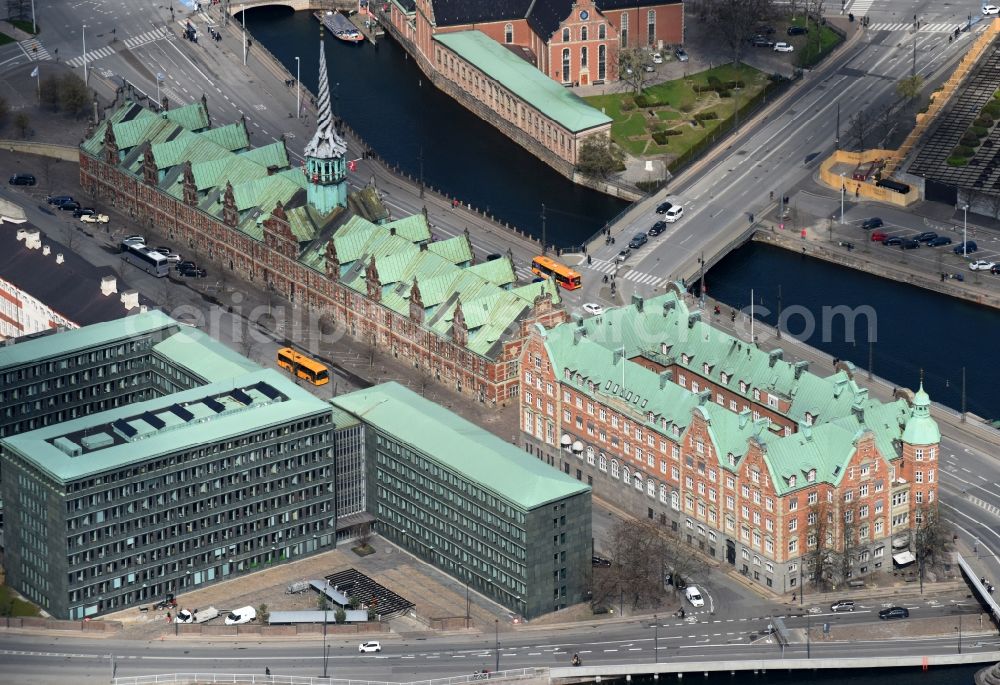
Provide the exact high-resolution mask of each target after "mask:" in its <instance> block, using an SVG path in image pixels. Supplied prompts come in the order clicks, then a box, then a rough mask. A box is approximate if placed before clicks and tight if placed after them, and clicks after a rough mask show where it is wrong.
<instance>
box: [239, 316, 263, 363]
mask: <svg viewBox="0 0 1000 685" xmlns="http://www.w3.org/2000/svg"><path fill="white" fill-rule="evenodd" d="M250 326H251V324H250V322H249V321H247V322H245V323H244V324H243V325H241V326H240V328H239V336H240V339H239V340H237V341H236V342H237V343H239V347H240V354H242V355H243V356H244V357H246V358H247V359H250V360H252V359H253V358H254V357H255V356H256V353H257V348H258V345H257V341H256V340H255V339H254V334H253V331H252V330H251V328H250Z"/></svg>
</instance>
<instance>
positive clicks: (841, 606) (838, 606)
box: [830, 599, 854, 612]
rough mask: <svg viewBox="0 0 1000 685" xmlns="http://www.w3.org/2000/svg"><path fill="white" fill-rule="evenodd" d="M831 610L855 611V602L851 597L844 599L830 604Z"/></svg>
mask: <svg viewBox="0 0 1000 685" xmlns="http://www.w3.org/2000/svg"><path fill="white" fill-rule="evenodd" d="M830 611H833V612H837V611H854V602H852V601H851V600H849V599H842V600H840V601H839V602H834V603H833V604H831V605H830Z"/></svg>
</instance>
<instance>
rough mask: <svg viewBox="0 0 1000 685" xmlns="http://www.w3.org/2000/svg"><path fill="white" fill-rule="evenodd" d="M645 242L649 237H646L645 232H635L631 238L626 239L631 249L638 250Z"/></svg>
mask: <svg viewBox="0 0 1000 685" xmlns="http://www.w3.org/2000/svg"><path fill="white" fill-rule="evenodd" d="M647 242H649V238H647V237H646V234H645V233H636V234H635V235H634V236H632V240H630V241H628V246H629V247H630V248H632V249H633V250H638V249H639V248H640V247H642V246H643V245H645V244H646V243H647Z"/></svg>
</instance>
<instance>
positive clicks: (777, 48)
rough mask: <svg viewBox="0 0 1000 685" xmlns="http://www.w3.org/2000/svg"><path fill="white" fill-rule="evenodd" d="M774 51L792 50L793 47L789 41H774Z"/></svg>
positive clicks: (793, 49)
mask: <svg viewBox="0 0 1000 685" xmlns="http://www.w3.org/2000/svg"><path fill="white" fill-rule="evenodd" d="M774 51H775V52H794V51H795V48H794V47H793V46H792V44H791V43H775V44H774Z"/></svg>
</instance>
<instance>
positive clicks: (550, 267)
mask: <svg viewBox="0 0 1000 685" xmlns="http://www.w3.org/2000/svg"><path fill="white" fill-rule="evenodd" d="M531 271H532V272H533V273H535V274H536V275H538V276H541V277H542V278H554V279H555V281H556V283H558V284H559V285H560V286H562V287H563V288H565V289H566V290H576V289H577V288H579V287H580V273H579V272H577V271H574V270H573V269H571V268H569V267H568V266H566V265H565V264H560V263H559V262H557V261H555V260H554V259H549V258H548V257H543V256H541V255H539V256H538V257H535V258H534V259H533V260H531Z"/></svg>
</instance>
